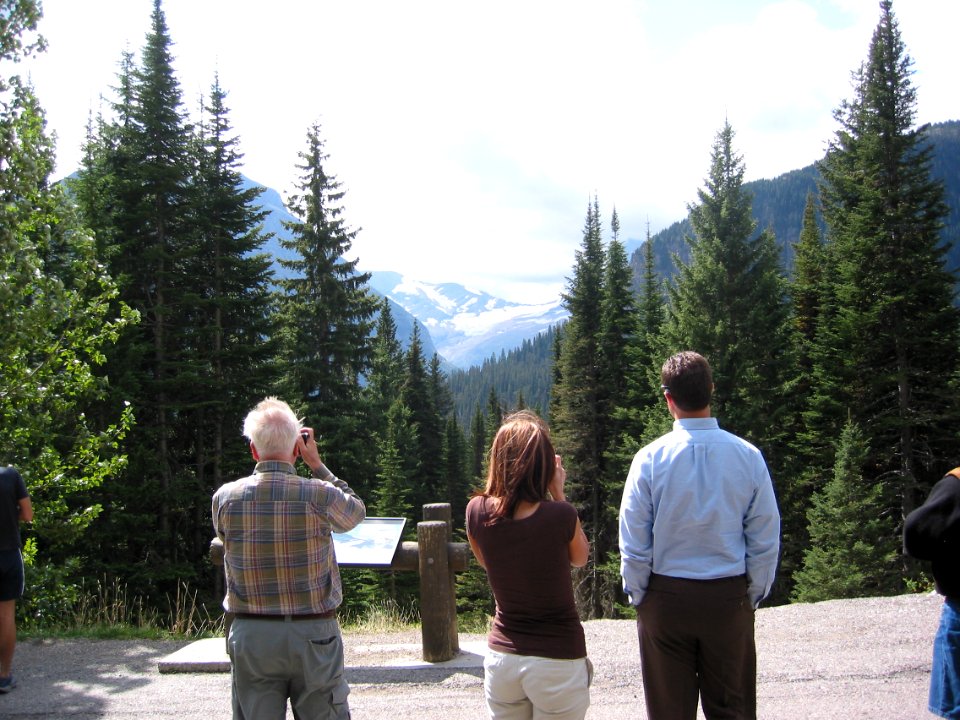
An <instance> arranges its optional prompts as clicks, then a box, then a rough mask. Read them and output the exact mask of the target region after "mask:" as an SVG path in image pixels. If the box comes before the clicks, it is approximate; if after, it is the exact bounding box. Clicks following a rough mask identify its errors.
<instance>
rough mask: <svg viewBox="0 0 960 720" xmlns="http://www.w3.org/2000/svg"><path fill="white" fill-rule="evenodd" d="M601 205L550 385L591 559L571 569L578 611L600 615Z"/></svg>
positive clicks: (580, 259) (578, 268) (595, 209)
mask: <svg viewBox="0 0 960 720" xmlns="http://www.w3.org/2000/svg"><path fill="white" fill-rule="evenodd" d="M600 228H601V221H600V209H599V204H598V202H597V200H596V199H594V200H593V202H592V203H590V204H589V205H588V207H587V217H586V220H585V222H584V228H583V241H582V243H581V246H580V249H579V250H578V251H577V253H576V262H575V265H574V274H573V277H572V278H571V279H570V280H569V284H568V287H567V290H566V292H565V293H564V295H563V303H564V306H565V307H566V308H567V310H568V312H569V313H570V317H569V319H568V320H567V322H566V324H565V325H564V327H563V332H562V334H561V335H562V338H561V340H560V351H559V358H558V363H557V365H558V367H557V368H556V370H555V372H556V374H557V378H558V382H557V383H556V384H555V385H554V388H553V415H552V418H551V421H552V425H553V435H554V439H555V443H556V445H557V450H558V452H559V453H560V454H561V455H562V456H563V463H564V468H565V469H566V471H567V489H566V495H567V498H568V499H569V500H570V502H572V503H573V504H574V505H575V506H576V508H577V510H578V512H579V514H580V520H581V522H582V524H583V528H584V531H585V532H586V534H587V538H588V539H589V540H590V542H591V558H590V561H589V562H588V563H587V566H586V567H584V568H579V569H577V570H575V571H574V592H575V595H576V600H577V606H578V610H579V612H580V616H581V617H584V618H594V617H601V616H602V615H603V612H604V604H605V588H604V584H603V582H602V578H601V575H600V573H599V571H598V568H599V566H600V564H602V562H603V558H602V557H598V556H597V554H596V553H597V550H598V548H599V547H601V546H603V544H604V543H603V542H602V541H603V537H604V535H603V533H604V528H605V518H606V515H607V507H606V502H607V498H605V497H604V494H603V491H602V487H601V478H602V475H603V467H604V457H603V454H604V451H605V450H606V447H605V446H604V437H605V434H604V428H605V423H606V421H607V418H605V417H604V416H603V407H602V405H601V403H602V397H603V393H602V388H601V386H600V383H601V382H602V376H601V363H600V362H598V359H599V357H600V339H599V327H598V319H599V318H600V317H601V315H602V303H603V280H604V249H603V241H602V239H601V231H600Z"/></svg>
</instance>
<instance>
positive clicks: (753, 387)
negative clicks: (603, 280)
mask: <svg viewBox="0 0 960 720" xmlns="http://www.w3.org/2000/svg"><path fill="white" fill-rule="evenodd" d="M733 138H734V132H733V128H732V127H731V126H730V124H729V123H725V124H724V127H723V129H722V130H721V131H720V132H719V133H718V134H717V137H716V141H715V142H714V145H713V150H712V152H711V158H710V173H709V175H708V176H707V179H706V181H705V185H706V186H705V188H702V189H700V190H698V191H697V195H698V198H699V201H700V202H699V203H698V204H696V205H691V207H690V223H691V225H692V227H693V232H694V236H693V237H689V238H687V240H688V242H689V244H690V262H689V263H688V264H682V263H681V264H680V265H679V267H678V268H677V269H678V276H677V279H676V284H675V285H674V286H672V287H671V288H670V299H671V302H670V306H669V316H668V320H667V322H666V325H665V326H664V330H665V333H666V339H667V341H668V344H669V350H668V352H670V353H672V352H676V351H679V350H684V349H691V350H696V351H697V352H699V353H701V354H703V355H704V356H706V357H707V358H708V359H709V361H710V364H711V365H712V367H713V373H714V382H715V384H716V391H715V393H714V396H713V413H714V415H716V416H718V417H719V418H720V422H721V423H722V424H723V425H724V426H725V427H726V428H727V429H728V430H730V431H731V432H735V433H737V434H739V435H743V436H745V437H746V438H747V439H748V440H751V441H752V442H754V443H756V444H758V445H760V446H761V449H762V450H763V451H764V453H765V454H767V455H768V457H767V461H768V463H769V462H770V461H771V460H772V459H773V458H772V457H771V455H772V453H773V450H774V448H775V445H774V443H773V442H772V440H773V439H774V438H775V437H776V432H777V423H778V422H779V420H780V417H781V415H782V413H783V406H782V398H781V394H782V386H783V382H784V380H785V363H786V362H787V359H788V358H787V352H786V351H787V348H788V334H787V327H788V326H787V312H788V305H787V302H786V297H785V284H784V282H785V281H784V278H783V275H782V270H781V268H780V265H779V254H778V252H777V248H776V245H775V243H774V240H773V236H772V234H771V233H770V232H769V231H760V232H759V233H758V232H757V229H756V222H755V221H754V220H753V217H752V212H751V205H752V202H751V197H750V195H749V193H748V192H747V191H746V190H745V189H744V188H743V175H744V164H743V159H742V158H741V157H740V156H739V155H737V154H736V152H735V151H734V148H733Z"/></svg>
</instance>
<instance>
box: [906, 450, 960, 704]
mask: <svg viewBox="0 0 960 720" xmlns="http://www.w3.org/2000/svg"><path fill="white" fill-rule="evenodd" d="M903 550H904V552H905V553H906V554H907V555H910V556H911V557H914V558H917V559H918V560H929V561H931V563H932V570H933V580H934V583H936V587H937V592H939V593H940V594H941V595H943V596H944V602H943V611H942V612H941V614H940V628H939V629H938V630H937V634H936V636H935V638H934V641H933V665H932V668H931V671H930V704H929V708H930V712H932V713H934V714H935V715H939V716H940V717H944V718H960V468H955V469H953V470H951V471H950V472H948V473H947V474H946V475H944V476H943V478H942V479H941V480H940V481H939V482H938V483H937V484H936V485H934V486H933V489H932V490H931V491H930V495H929V497H928V498H927V500H926V502H924V503H923V505H921V506H920V507H918V508H917V509H916V510H914V511H913V512H912V513H910V514H909V515H907V518H906V520H905V521H904V524H903Z"/></svg>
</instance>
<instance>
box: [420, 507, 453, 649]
mask: <svg viewBox="0 0 960 720" xmlns="http://www.w3.org/2000/svg"><path fill="white" fill-rule="evenodd" d="M448 527H449V526H448V525H447V523H445V522H444V521H442V520H425V521H424V522H421V523H418V524H417V545H418V549H419V552H420V626H421V634H422V636H423V659H424V660H425V661H426V662H443V661H445V660H452V659H453V658H454V657H455V656H456V654H457V652H459V650H460V648H459V643H458V639H457V633H456V632H453V633H452V634H451V628H456V626H457V619H456V614H457V608H456V605H454V607H453V608H452V609H451V607H450V598H451V592H452V591H451V588H450V583H451V581H452V579H453V572H452V571H451V570H450V563H449V560H448V557H447V530H448ZM451 612H452V614H453V616H454V617H453V618H452V619H451V617H450V615H451Z"/></svg>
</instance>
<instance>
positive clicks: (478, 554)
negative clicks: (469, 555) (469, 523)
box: [467, 533, 487, 570]
mask: <svg viewBox="0 0 960 720" xmlns="http://www.w3.org/2000/svg"><path fill="white" fill-rule="evenodd" d="M467 540H469V541H470V549H471V550H473V556H474V557H475V558H476V559H477V562H478V563H480V567H482V568H483V569H484V570H486V569H487V564H486V563H485V562H484V561H483V553H481V552H480V548H478V547H477V544H476V543H475V542H474V541H473V538H472V537H470V535H469V533H468V534H467Z"/></svg>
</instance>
